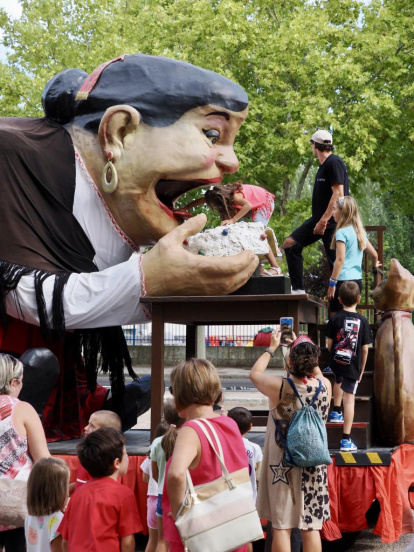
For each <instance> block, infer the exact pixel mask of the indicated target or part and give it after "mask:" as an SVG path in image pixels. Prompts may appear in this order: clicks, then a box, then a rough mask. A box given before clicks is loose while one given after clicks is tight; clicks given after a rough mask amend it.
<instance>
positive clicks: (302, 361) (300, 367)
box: [290, 342, 321, 378]
mask: <svg viewBox="0 0 414 552" xmlns="http://www.w3.org/2000/svg"><path fill="white" fill-rule="evenodd" d="M320 354H321V351H320V349H319V347H318V346H317V345H315V344H314V343H309V342H303V343H298V345H296V346H295V347H293V349H291V351H290V361H291V366H290V373H291V374H292V375H293V376H296V377H298V378H303V377H306V376H310V375H311V374H313V369H314V368H316V366H318V359H319V355H320Z"/></svg>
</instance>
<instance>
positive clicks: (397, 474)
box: [57, 445, 414, 543]
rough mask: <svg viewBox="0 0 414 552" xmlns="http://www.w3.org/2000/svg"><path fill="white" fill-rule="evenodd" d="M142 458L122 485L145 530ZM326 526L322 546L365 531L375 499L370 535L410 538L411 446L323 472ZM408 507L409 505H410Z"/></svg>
mask: <svg viewBox="0 0 414 552" xmlns="http://www.w3.org/2000/svg"><path fill="white" fill-rule="evenodd" d="M57 456H59V458H62V459H63V460H65V462H66V463H67V464H68V466H69V468H70V471H71V479H70V480H71V482H72V481H75V480H76V471H77V469H78V466H79V460H78V458H77V456H62V455H57ZM144 460H145V456H130V457H129V468H128V473H127V475H125V476H124V477H122V483H123V484H124V485H126V486H127V487H129V488H130V489H132V491H133V492H134V494H135V497H136V500H137V504H138V512H139V515H140V517H141V523H142V525H143V527H144V528H145V531H144V533H145V534H147V533H148V529H147V514H146V512H147V484H146V483H144V482H143V480H142V472H141V470H140V469H139V466H140V465H141V463H142V462H143V461H144ZM328 482H329V499H330V503H331V520H330V521H328V522H326V523H325V524H324V526H323V529H322V533H321V536H322V538H324V539H326V540H331V541H332V540H336V539H340V538H341V532H342V533H347V532H351V533H352V532H356V531H362V530H363V529H366V528H367V522H366V519H365V513H366V512H367V511H368V509H369V507H370V506H371V504H372V501H373V500H375V499H378V501H379V503H380V505H381V513H380V516H379V518H378V522H377V525H376V527H375V529H374V533H375V534H376V535H379V536H380V537H381V540H382V542H387V543H390V542H394V541H396V540H398V539H399V538H400V536H401V535H402V534H404V533H411V532H414V521H413V516H412V513H411V508H414V500H413V498H414V497H412V493H411V498H410V493H409V491H408V489H409V487H410V486H411V485H413V484H414V445H402V446H400V447H399V448H398V449H397V450H396V451H395V452H394V453H393V455H392V460H391V465H390V466H361V467H352V468H348V467H336V466H335V461H334V463H333V464H332V465H330V466H328ZM410 501H411V503H410Z"/></svg>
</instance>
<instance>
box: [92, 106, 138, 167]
mask: <svg viewBox="0 0 414 552" xmlns="http://www.w3.org/2000/svg"><path fill="white" fill-rule="evenodd" d="M140 120H141V116H140V114H139V112H138V111H137V110H136V109H134V108H133V107H131V106H130V105H114V106H112V107H110V108H108V109H107V110H106V111H105V113H104V115H103V117H102V119H101V123H100V125H99V130H98V136H99V143H100V145H101V148H102V151H103V153H104V156H105V158H106V157H107V154H108V153H109V152H110V153H112V159H113V160H114V161H117V160H119V158H120V157H121V156H122V152H123V150H124V147H125V146H126V144H127V142H128V141H129V140H130V139H131V138H132V137H133V136H134V134H135V132H136V131H137V129H138V126H139V123H140Z"/></svg>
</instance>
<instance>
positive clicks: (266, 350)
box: [264, 347, 275, 358]
mask: <svg viewBox="0 0 414 552" xmlns="http://www.w3.org/2000/svg"><path fill="white" fill-rule="evenodd" d="M264 352H265V353H269V355H270V356H271V357H272V358H273V357H274V356H275V352H274V351H271V350H270V349H269V348H268V347H267V348H266V349H265V351H264Z"/></svg>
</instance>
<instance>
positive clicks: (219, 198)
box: [181, 180, 282, 276]
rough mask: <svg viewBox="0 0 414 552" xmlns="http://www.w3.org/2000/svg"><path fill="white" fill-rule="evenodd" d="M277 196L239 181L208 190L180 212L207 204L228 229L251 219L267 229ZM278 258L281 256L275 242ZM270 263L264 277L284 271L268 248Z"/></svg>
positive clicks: (263, 271) (263, 273) (277, 274)
mask: <svg viewBox="0 0 414 552" xmlns="http://www.w3.org/2000/svg"><path fill="white" fill-rule="evenodd" d="M274 198H275V196H274V195H273V194H271V193H270V192H268V191H267V190H266V189H265V188H261V187H260V186H253V185H252V184H243V183H242V182H241V181H240V180H239V181H237V182H233V183H232V184H226V185H217V186H214V187H213V188H212V189H211V190H207V192H206V193H205V195H204V197H202V198H199V199H196V200H195V201H193V202H192V203H190V204H189V205H187V206H186V207H184V208H183V209H181V210H188V209H190V208H192V207H196V206H197V205H202V204H204V203H207V205H208V206H209V207H210V209H213V211H217V212H218V214H219V216H220V218H221V221H222V222H221V225H222V226H227V225H229V224H234V223H236V222H238V221H240V220H241V219H242V218H243V217H246V216H250V217H251V219H252V220H253V222H261V223H263V224H264V226H265V227H267V225H268V224H269V220H270V217H271V216H272V214H273V210H274V207H275V205H274ZM276 250H277V253H278V256H279V254H280V256H282V253H280V250H279V248H278V245H277V242H276ZM266 257H267V260H268V262H269V263H270V269H269V270H262V271H261V275H262V276H264V275H266V276H279V275H280V274H282V271H281V269H280V267H279V265H278V264H277V261H276V258H275V256H274V254H273V252H272V250H271V249H270V248H269V253H268V254H267V255H266Z"/></svg>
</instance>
